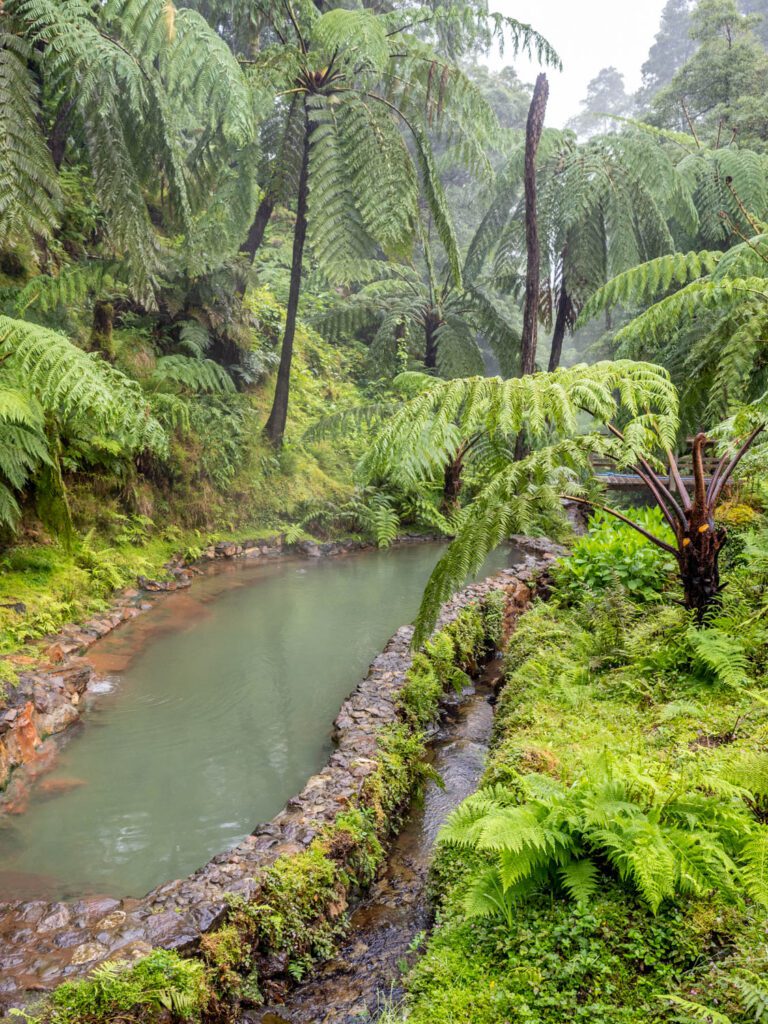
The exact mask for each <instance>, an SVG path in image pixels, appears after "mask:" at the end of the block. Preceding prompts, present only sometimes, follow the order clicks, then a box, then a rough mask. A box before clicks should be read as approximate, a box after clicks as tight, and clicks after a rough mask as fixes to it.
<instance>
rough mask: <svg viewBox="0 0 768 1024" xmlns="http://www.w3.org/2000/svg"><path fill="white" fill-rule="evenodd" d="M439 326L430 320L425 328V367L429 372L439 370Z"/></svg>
mask: <svg viewBox="0 0 768 1024" xmlns="http://www.w3.org/2000/svg"><path fill="white" fill-rule="evenodd" d="M438 327H439V324H438V323H437V322H436V321H435V320H433V319H431V318H430V319H428V320H427V323H426V325H425V327H424V339H425V344H424V365H425V366H426V368H427V369H428V370H436V369H437V328H438Z"/></svg>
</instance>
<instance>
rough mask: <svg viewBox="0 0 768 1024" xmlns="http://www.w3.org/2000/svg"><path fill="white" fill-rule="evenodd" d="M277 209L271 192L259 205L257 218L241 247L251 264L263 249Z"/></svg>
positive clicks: (267, 193) (265, 194) (266, 193)
mask: <svg viewBox="0 0 768 1024" xmlns="http://www.w3.org/2000/svg"><path fill="white" fill-rule="evenodd" d="M274 209H275V200H274V198H273V197H272V196H270V194H269V192H265V193H264V196H263V198H262V200H261V202H260V203H259V208H258V210H257V211H256V216H255V217H254V219H253V224H251V226H250V229H249V230H248V237H247V238H246V240H245V241H244V242H243V244H242V245H241V246H240V252H242V253H246V254H247V255H248V256H249V257H250V259H251V262H253V258H254V256H255V255H256V253H257V252H258V250H259V248H260V247H261V243H262V242H263V241H264V233H265V231H266V230H267V224H269V220H270V217H271V216H272V214H273V212H274Z"/></svg>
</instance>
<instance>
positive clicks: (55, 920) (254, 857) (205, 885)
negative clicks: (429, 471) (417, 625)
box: [0, 553, 553, 1005]
mask: <svg viewBox="0 0 768 1024" xmlns="http://www.w3.org/2000/svg"><path fill="white" fill-rule="evenodd" d="M552 557H553V555H552V554H548V553H547V554H541V555H540V556H539V557H538V558H535V559H528V560H527V561H526V563H525V564H524V565H523V566H522V567H518V568H516V569H507V570H503V571H502V572H500V573H498V574H497V575H496V576H494V577H492V578H490V579H489V580H485V581H484V582H482V583H478V584H473V585H471V586H469V587H467V588H465V590H463V591H462V592H461V593H460V594H458V595H456V596H455V597H454V598H453V599H452V600H451V601H449V602H448V603H447V604H446V605H445V607H444V608H443V611H442V614H441V617H440V620H439V623H438V628H442V627H443V626H445V625H447V624H448V623H449V622H451V621H453V620H454V619H455V618H456V617H457V616H458V615H459V614H460V612H461V610H462V609H463V608H464V607H466V606H467V605H469V604H473V603H476V602H477V601H479V600H481V599H482V598H483V597H484V596H486V595H487V594H488V593H490V592H491V591H494V590H499V589H501V590H504V591H506V592H507V594H508V596H509V605H508V608H509V614H510V615H512V616H514V615H515V614H518V613H519V612H520V611H521V610H522V609H523V608H524V607H526V606H527V604H528V603H529V601H530V598H531V589H530V587H529V583H530V580H531V578H532V576H533V575H534V574H535V573H536V572H537V571H538V570H540V569H541V567H542V566H544V565H546V564H547V563H548V562H549V561H551V559H552ZM411 635H412V631H411V628H410V627H403V628H401V629H399V630H398V631H397V633H395V635H394V636H393V637H392V639H391V640H390V641H389V643H388V644H387V646H386V648H385V649H384V651H383V652H382V653H381V654H380V655H379V656H378V657H377V658H376V659H375V660H374V662H373V664H372V665H371V668H370V670H369V673H368V675H367V676H366V678H365V679H364V680H363V681H362V682H361V683H360V684H359V686H358V687H357V689H356V690H355V691H354V693H353V694H352V695H351V697H350V698H349V699H348V700H347V701H345V703H344V705H343V706H342V708H341V710H340V712H339V714H338V716H337V718H336V721H335V723H334V730H335V732H334V736H335V740H336V749H335V750H334V752H333V754H332V755H331V757H330V759H329V761H328V763H327V764H326V766H325V767H324V768H323V769H322V771H320V772H319V773H318V774H317V775H315V776H313V777H312V778H310V779H309V780H308V782H307V784H306V786H305V787H304V789H303V790H302V792H301V793H300V794H299V795H298V796H297V797H295V798H293V799H292V800H290V801H289V802H288V804H287V805H286V807H285V808H284V809H283V810H282V811H281V812H280V813H279V814H278V815H277V816H276V817H275V818H273V819H272V821H270V822H268V823H267V824H264V825H260V826H258V827H257V828H256V829H255V830H254V832H253V833H252V835H250V836H248V837H247V838H246V839H244V840H243V841H242V842H240V843H238V844H237V845H236V846H235V847H233V848H232V849H230V850H227V851H225V852H223V853H221V854H219V855H218V856H215V857H214V858H212V860H211V861H209V862H208V864H206V865H205V866H204V867H202V868H200V869H199V870H198V871H196V872H195V873H194V874H193V875H191V876H189V877H188V878H185V879H180V880H175V881H171V882H167V883H165V884H163V885H160V886H158V887H157V888H156V889H154V890H153V891H152V892H150V893H149V894H148V895H147V896H146V897H144V898H143V899H140V900H135V899H125V900H117V899H107V898H94V899H85V900H80V901H78V902H75V903H62V902H54V903H50V902H46V901H42V900H39V901H32V902H21V901H11V902H6V903H1V904H0V1000H5V1002H6V1003H7V1004H9V1005H10V1004H12V1003H13V1002H14V1001H15V1000H21V999H23V998H24V993H25V992H29V991H30V990H34V991H41V990H43V991H45V990H49V989H51V988H53V987H55V986H56V985H57V984H58V983H60V982H61V981H62V980H65V979H69V978H78V977H82V976H83V975H84V974H86V973H87V972H88V971H89V970H90V969H91V968H93V967H94V966H96V965H97V964H98V963H101V962H103V961H104V960H108V959H118V958H122V959H133V958H138V957H141V956H143V955H145V954H146V953H147V952H149V950H150V949H151V948H152V947H154V946H163V947H165V948H169V949H178V950H182V951H189V950H192V949H194V948H195V946H196V944H197V942H198V941H199V938H200V936H201V934H202V933H204V932H206V931H208V930H210V929H211V928H213V927H215V926H216V925H217V923H219V922H220V921H221V920H222V918H223V916H224V914H225V912H226V907H227V904H226V899H225V897H226V896H227V894H231V893H236V894H240V895H242V896H244V897H246V898H253V897H254V895H255V894H256V893H257V890H258V887H259V876H260V874H261V873H263V872H264V870H265V869H266V868H268V867H269V866H270V865H272V864H273V863H274V862H275V860H276V859H277V858H278V857H280V856H282V855H284V854H293V853H300V852H302V851H303V850H306V849H307V847H308V846H309V844H310V842H311V841H312V839H313V838H314V837H315V836H316V835H317V833H318V830H319V829H320V828H321V827H322V826H323V825H324V824H327V823H329V822H331V821H333V819H334V818H335V817H336V815H337V814H338V813H339V811H340V810H341V809H343V808H344V807H345V806H347V805H348V804H349V803H353V802H354V801H355V799H356V798H357V797H358V796H359V794H360V793H361V791H362V789H363V785H364V783H365V780H366V779H367V778H368V777H369V776H370V775H371V774H372V772H374V771H375V769H376V766H377V761H376V754H377V749H378V736H379V734H380V732H381V730H382V728H383V727H384V726H387V725H390V724H391V723H393V722H395V721H396V720H397V717H398V713H397V707H396V701H395V698H396V696H397V694H398V691H399V690H400V689H401V688H402V686H403V685H404V682H405V676H406V673H407V671H408V669H409V668H410V665H411V651H410V640H411Z"/></svg>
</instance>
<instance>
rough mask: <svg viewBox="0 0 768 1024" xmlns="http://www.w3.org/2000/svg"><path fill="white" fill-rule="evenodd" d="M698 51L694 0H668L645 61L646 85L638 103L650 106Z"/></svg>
mask: <svg viewBox="0 0 768 1024" xmlns="http://www.w3.org/2000/svg"><path fill="white" fill-rule="evenodd" d="M695 52H696V43H695V42H694V40H693V39H692V38H691V0H667V2H666V4H665V5H664V10H663V11H662V12H661V24H660V26H659V31H658V32H657V33H656V38H655V40H654V43H653V45H652V46H651V49H650V51H649V53H648V59H647V60H646V62H645V63H644V64H643V68H642V74H643V84H642V87H641V89H640V92H639V93H638V96H637V101H638V103H639V105H640V106H641V107H647V106H648V105H649V104H650V103H651V101H652V100H653V98H654V96H655V95H656V93H658V92H659V91H660V90H661V89H663V88H664V86H665V85H668V84H669V83H670V82H671V81H672V79H673V78H674V75H675V72H676V71H678V69H679V68H681V67H682V66H683V64H685V62H686V61H687V60H689V59H690V58H691V57H692V56H693V54H694V53H695Z"/></svg>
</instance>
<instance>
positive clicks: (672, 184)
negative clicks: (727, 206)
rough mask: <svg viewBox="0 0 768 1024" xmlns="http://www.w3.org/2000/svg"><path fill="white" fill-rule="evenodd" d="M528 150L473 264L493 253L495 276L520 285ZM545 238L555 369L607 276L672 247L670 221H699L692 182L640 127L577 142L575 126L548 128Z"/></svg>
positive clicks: (543, 306)
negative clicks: (570, 332)
mask: <svg viewBox="0 0 768 1024" xmlns="http://www.w3.org/2000/svg"><path fill="white" fill-rule="evenodd" d="M523 155H524V154H523V150H522V148H521V147H518V148H517V149H516V150H514V151H513V153H512V154H511V156H510V158H509V161H508V164H507V166H506V168H505V170H504V172H503V174H501V175H500V176H499V180H498V183H497V187H496V194H495V195H494V196H493V198H492V200H491V202H490V204H489V207H488V211H487V213H486V216H485V218H484V220H483V222H482V223H481V225H480V228H479V230H478V232H477V235H476V237H475V240H474V242H473V245H472V247H471V249H470V257H469V262H470V265H473V266H475V265H478V264H479V265H480V266H482V265H484V264H485V263H486V261H487V260H488V259H489V257H490V258H491V269H490V273H489V275H488V276H489V277H490V278H491V279H492V280H494V281H495V283H496V285H497V287H499V288H500V289H502V290H511V291H512V292H513V294H517V295H519V294H520V293H521V292H522V281H523V280H524V277H525V259H526V246H525V204H524V201H523V200H522V198H521V182H522V177H523ZM538 178H539V185H538V228H539V236H540V238H541V264H542V266H541V282H542V287H541V292H540V297H539V315H540V318H541V319H542V321H543V322H544V324H545V325H546V326H548V327H552V328H554V331H553V338H552V345H551V351H550V359H549V369H550V370H554V369H556V368H557V366H558V365H559V363H560V358H561V353H562V346H563V341H564V338H565V335H566V332H567V331H568V329H572V328H573V326H574V324H575V321H576V318H577V316H578V313H579V311H580V309H581V307H582V306H583V305H584V303H585V302H586V301H587V299H588V298H589V296H590V295H591V294H592V293H593V292H594V291H595V290H596V289H597V288H599V287H600V286H601V285H602V284H604V283H605V281H607V280H608V279H609V278H610V277H612V276H614V275H615V274H617V273H619V272H620V271H622V270H626V269H628V268H630V267H632V266H634V265H636V264H637V263H639V262H642V261H644V260H646V259H648V258H650V257H651V256H657V255H661V254H662V253H665V252H671V251H672V250H673V249H674V248H675V245H674V240H673V235H672V232H671V230H670V227H669V226H668V225H669V224H670V223H676V224H678V225H681V226H682V227H683V228H684V229H685V230H687V231H690V230H693V229H694V228H695V226H696V223H697V221H696V212H695V209H694V207H693V204H692V201H691V197H690V194H689V188H688V183H687V181H686V179H685V178H684V177H683V176H682V175H680V174H679V173H678V171H677V168H676V166H675V162H674V161H673V160H672V159H671V158H670V156H669V155H668V154H667V153H666V151H665V150H664V149H663V148H662V147H660V146H659V145H658V143H657V141H656V140H655V139H651V138H649V137H648V136H647V135H644V134H643V133H641V132H639V131H636V130H635V129H630V130H627V131H625V132H623V133H621V134H612V135H606V136H599V137H596V138H593V139H590V140H589V142H586V143H583V144H581V145H579V144H577V143H576V140H575V138H574V136H573V134H572V133H570V132H560V131H554V130H547V131H545V132H544V135H543V138H542V142H541V145H540V148H539V158H538Z"/></svg>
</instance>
